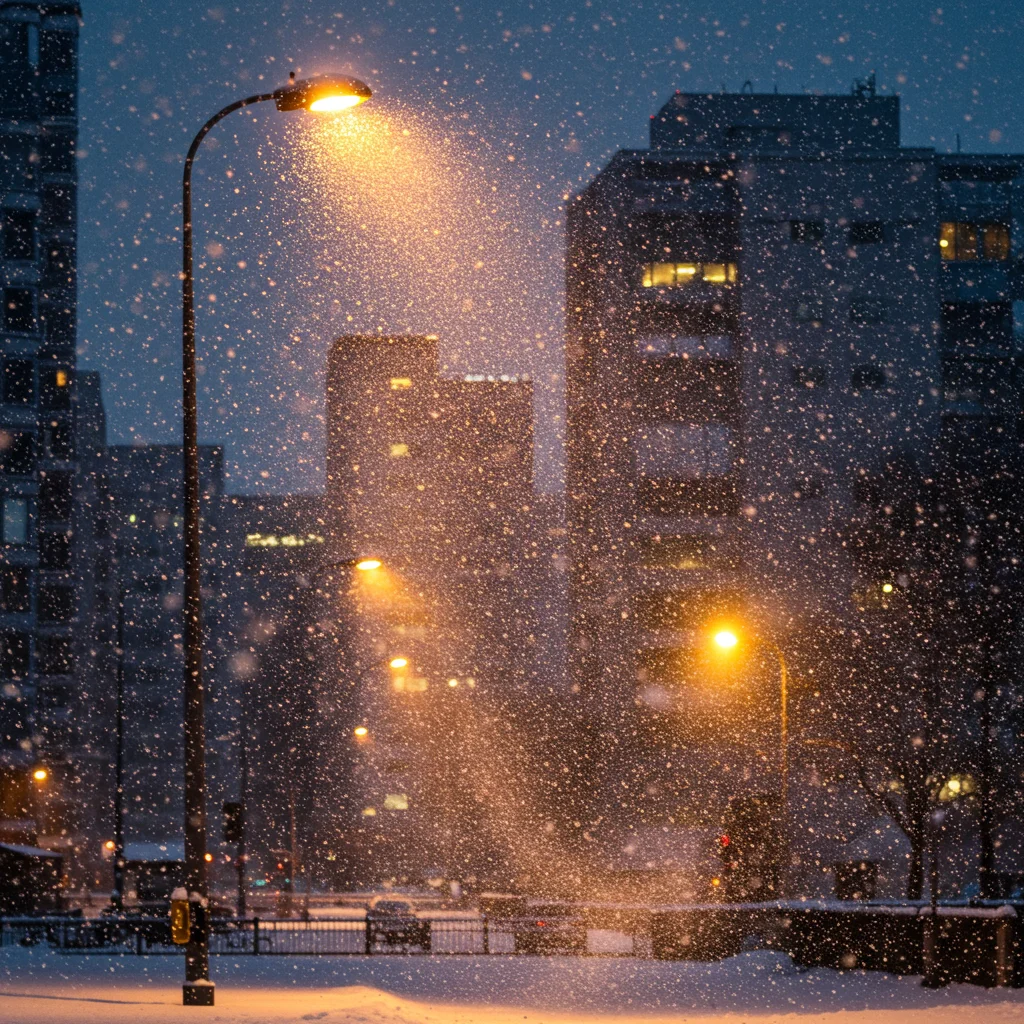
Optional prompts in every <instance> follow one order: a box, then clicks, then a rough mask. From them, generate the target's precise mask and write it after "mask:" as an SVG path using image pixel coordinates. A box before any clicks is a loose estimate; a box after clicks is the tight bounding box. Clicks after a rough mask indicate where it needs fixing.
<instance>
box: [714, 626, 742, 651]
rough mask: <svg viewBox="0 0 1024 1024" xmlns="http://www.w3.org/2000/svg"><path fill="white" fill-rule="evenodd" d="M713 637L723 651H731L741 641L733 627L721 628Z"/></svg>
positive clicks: (716, 644)
mask: <svg viewBox="0 0 1024 1024" xmlns="http://www.w3.org/2000/svg"><path fill="white" fill-rule="evenodd" d="M712 639H713V640H714V642H715V646H716V647H718V648H720V649H721V650H723V651H731V650H732V649H733V648H734V647H735V646H736V645H737V644H738V643H739V642H740V638H739V637H738V636H737V635H736V634H735V633H734V632H733V631H732V630H731V629H720V630H719V631H718V632H717V633H715V635H714V637H712Z"/></svg>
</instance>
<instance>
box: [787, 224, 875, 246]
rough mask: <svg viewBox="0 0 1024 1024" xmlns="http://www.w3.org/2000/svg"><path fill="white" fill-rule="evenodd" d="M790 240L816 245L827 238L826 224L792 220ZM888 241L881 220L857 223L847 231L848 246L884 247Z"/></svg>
mask: <svg viewBox="0 0 1024 1024" xmlns="http://www.w3.org/2000/svg"><path fill="white" fill-rule="evenodd" d="M789 238H790V241H793V242H802V243H805V244H808V245H815V244H817V243H818V242H821V241H823V240H824V238H825V222H824V221H821V220H791V221H790V222H789ZM885 241H886V230H885V224H884V223H883V222H882V221H880V220H863V221H855V222H854V223H853V224H850V225H849V226H848V227H847V229H846V244H847V245H882V244H883V243H884V242H885Z"/></svg>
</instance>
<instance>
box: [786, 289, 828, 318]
mask: <svg viewBox="0 0 1024 1024" xmlns="http://www.w3.org/2000/svg"><path fill="white" fill-rule="evenodd" d="M793 319H794V320H795V321H796V322H797V323H798V324H821V323H822V322H823V321H824V319H825V303H824V302H823V301H822V300H821V299H816V298H814V297H813V296H809V295H805V296H803V297H802V298H799V299H797V300H796V301H795V302H794V303H793Z"/></svg>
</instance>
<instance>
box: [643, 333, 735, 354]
mask: <svg viewBox="0 0 1024 1024" xmlns="http://www.w3.org/2000/svg"><path fill="white" fill-rule="evenodd" d="M636 347H637V351H638V352H639V353H640V355H641V356H642V357H643V358H644V359H665V358H667V357H670V356H683V357H690V356H694V357H699V356H705V357H708V358H711V359H728V358H729V356H730V355H731V353H732V339H731V338H730V337H729V335H727V334H706V335H700V334H669V333H666V334H647V335H641V336H640V337H638V338H637V339H636Z"/></svg>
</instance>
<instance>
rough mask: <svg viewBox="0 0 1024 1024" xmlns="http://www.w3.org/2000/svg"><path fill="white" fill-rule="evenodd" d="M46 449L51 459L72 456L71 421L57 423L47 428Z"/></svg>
mask: <svg viewBox="0 0 1024 1024" xmlns="http://www.w3.org/2000/svg"><path fill="white" fill-rule="evenodd" d="M46 450H47V452H48V453H49V455H50V458H51V459H70V458H71V456H72V454H73V448H72V445H71V424H70V423H56V424H54V425H53V426H51V427H47V428H46Z"/></svg>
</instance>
